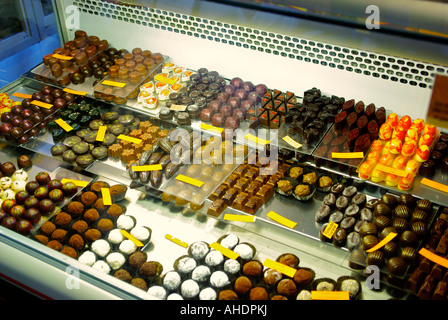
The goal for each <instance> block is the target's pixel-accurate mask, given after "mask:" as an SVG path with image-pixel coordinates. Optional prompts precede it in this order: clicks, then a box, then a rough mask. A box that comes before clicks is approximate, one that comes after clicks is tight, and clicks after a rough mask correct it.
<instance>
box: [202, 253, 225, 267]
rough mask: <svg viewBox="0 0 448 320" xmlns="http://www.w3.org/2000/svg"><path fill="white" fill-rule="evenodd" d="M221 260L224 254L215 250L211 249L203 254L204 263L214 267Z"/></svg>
mask: <svg viewBox="0 0 448 320" xmlns="http://www.w3.org/2000/svg"><path fill="white" fill-rule="evenodd" d="M223 261H224V255H223V254H222V253H221V252H219V251H217V250H212V251H210V252H209V253H208V254H207V255H206V256H205V263H206V264H207V265H208V266H210V267H216V266H218V265H220V264H221V262H223Z"/></svg>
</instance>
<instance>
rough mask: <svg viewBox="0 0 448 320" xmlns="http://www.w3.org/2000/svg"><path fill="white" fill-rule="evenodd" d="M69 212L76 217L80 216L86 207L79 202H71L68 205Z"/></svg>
mask: <svg viewBox="0 0 448 320" xmlns="http://www.w3.org/2000/svg"><path fill="white" fill-rule="evenodd" d="M67 212H68V213H70V214H72V215H74V216H79V215H80V214H82V213H83V212H84V205H83V204H82V203H81V202H79V201H71V202H70V203H69V204H68V205H67Z"/></svg>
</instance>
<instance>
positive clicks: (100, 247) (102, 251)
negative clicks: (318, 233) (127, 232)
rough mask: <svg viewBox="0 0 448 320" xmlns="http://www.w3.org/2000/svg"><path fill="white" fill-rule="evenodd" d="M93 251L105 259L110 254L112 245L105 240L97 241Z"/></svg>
mask: <svg viewBox="0 0 448 320" xmlns="http://www.w3.org/2000/svg"><path fill="white" fill-rule="evenodd" d="M92 251H93V252H94V253H95V254H96V255H97V256H98V257H100V258H104V257H105V256H107V255H108V253H109V252H110V244H109V242H107V241H106V240H104V239H98V240H95V241H94V242H93V243H92Z"/></svg>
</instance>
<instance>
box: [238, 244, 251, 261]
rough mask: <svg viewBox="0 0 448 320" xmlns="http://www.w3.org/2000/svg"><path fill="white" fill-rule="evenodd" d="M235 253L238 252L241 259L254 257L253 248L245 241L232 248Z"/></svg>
mask: <svg viewBox="0 0 448 320" xmlns="http://www.w3.org/2000/svg"><path fill="white" fill-rule="evenodd" d="M233 251H234V252H235V253H238V254H239V256H240V257H241V258H242V259H245V260H250V259H252V258H253V257H254V250H253V249H252V247H251V246H249V245H248V244H245V243H240V244H238V245H236V246H235V248H234V249H233Z"/></svg>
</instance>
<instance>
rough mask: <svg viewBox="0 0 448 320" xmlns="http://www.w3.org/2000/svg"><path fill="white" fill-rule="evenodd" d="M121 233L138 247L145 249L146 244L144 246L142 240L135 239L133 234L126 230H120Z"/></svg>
mask: <svg viewBox="0 0 448 320" xmlns="http://www.w3.org/2000/svg"><path fill="white" fill-rule="evenodd" d="M120 232H121V234H122V235H123V236H125V238H127V239H129V240H131V241H132V242H134V244H135V245H136V246H137V247H143V246H144V244H143V243H142V242H141V241H140V240H138V239H137V238H136V237H134V236H133V235H132V234H130V233H129V232H127V231H126V230H124V229H120Z"/></svg>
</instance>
